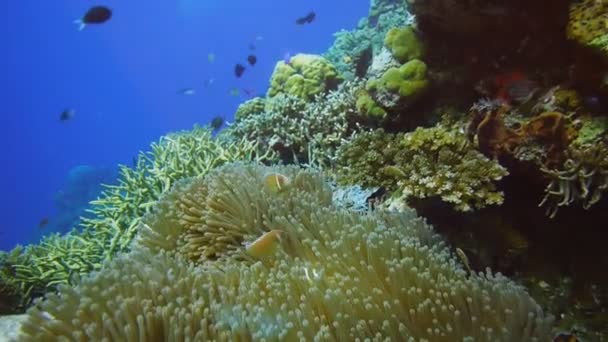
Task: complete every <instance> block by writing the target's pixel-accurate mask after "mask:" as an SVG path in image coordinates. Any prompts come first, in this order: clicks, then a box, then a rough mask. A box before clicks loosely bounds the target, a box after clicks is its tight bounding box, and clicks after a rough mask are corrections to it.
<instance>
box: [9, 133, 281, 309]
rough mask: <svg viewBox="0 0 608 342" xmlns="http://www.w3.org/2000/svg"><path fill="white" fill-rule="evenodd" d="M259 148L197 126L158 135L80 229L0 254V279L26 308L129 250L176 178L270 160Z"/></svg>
mask: <svg viewBox="0 0 608 342" xmlns="http://www.w3.org/2000/svg"><path fill="white" fill-rule="evenodd" d="M258 151H259V150H258V145H257V144H256V143H255V142H250V141H247V140H245V139H240V140H235V141H228V140H221V139H214V138H213V136H212V132H211V130H209V129H207V128H201V127H195V128H194V129H193V130H191V131H183V132H177V133H173V134H169V135H167V136H164V137H162V138H161V139H160V142H158V143H154V144H152V151H151V152H147V153H143V152H142V153H140V155H139V157H138V158H137V161H136V164H135V165H134V168H130V167H128V166H124V165H123V166H121V167H120V177H119V180H118V184H117V185H108V186H105V190H104V191H103V192H102V195H101V196H100V197H99V198H98V199H96V200H94V201H92V202H91V208H90V209H89V212H91V213H92V214H93V215H92V217H89V218H82V221H81V227H80V229H73V230H72V231H71V232H69V233H68V234H66V235H64V236H60V235H50V236H47V237H45V238H43V239H42V241H41V242H40V243H39V244H34V245H29V246H28V247H26V248H21V247H18V248H17V249H16V250H14V253H7V254H3V255H0V259H1V260H0V263H1V264H3V265H5V267H3V271H0V278H1V279H2V282H4V283H6V284H7V285H8V286H10V287H11V288H13V289H14V290H16V291H18V293H19V294H20V296H21V298H22V299H21V301H22V305H23V306H27V305H28V304H29V303H30V301H31V300H32V298H33V297H37V296H40V295H42V294H44V293H45V292H47V291H52V290H53V289H54V288H55V287H56V285H58V284H61V283H68V282H70V281H71V280H72V278H73V277H74V276H81V275H85V274H88V273H89V272H91V271H94V270H97V269H99V267H100V266H101V263H102V261H103V260H106V259H111V258H112V257H113V256H114V255H115V254H116V253H118V252H121V251H125V250H127V249H128V248H129V245H130V243H131V240H132V239H133V237H134V235H135V232H136V229H137V226H138V224H139V222H140V219H141V217H142V216H143V215H144V214H145V213H147V212H148V211H150V208H151V207H152V206H153V205H154V203H155V202H156V200H158V198H159V197H160V195H161V194H163V193H164V192H166V191H167V190H169V189H170V188H171V186H172V185H173V184H174V183H175V182H176V181H178V180H180V179H183V178H187V177H191V176H194V175H201V174H206V173H207V172H209V171H210V170H211V169H213V168H214V167H217V166H219V165H222V164H224V163H226V162H232V161H236V160H251V159H256V160H262V159H266V158H272V154H271V153H268V154H261V153H260V154H258Z"/></svg>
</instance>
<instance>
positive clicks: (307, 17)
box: [296, 11, 317, 25]
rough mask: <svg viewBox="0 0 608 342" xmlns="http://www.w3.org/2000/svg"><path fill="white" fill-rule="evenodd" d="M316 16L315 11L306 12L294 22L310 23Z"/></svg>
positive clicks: (299, 23) (300, 23)
mask: <svg viewBox="0 0 608 342" xmlns="http://www.w3.org/2000/svg"><path fill="white" fill-rule="evenodd" d="M316 16H317V14H316V13H315V12H312V11H311V12H308V14H306V15H305V16H303V17H300V18H298V19H296V24H298V25H304V24H310V23H312V22H313V20H315V17H316Z"/></svg>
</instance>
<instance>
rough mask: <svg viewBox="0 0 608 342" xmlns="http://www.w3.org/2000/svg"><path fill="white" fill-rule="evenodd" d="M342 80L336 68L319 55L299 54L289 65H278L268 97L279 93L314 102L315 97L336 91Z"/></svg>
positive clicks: (279, 63)
mask: <svg viewBox="0 0 608 342" xmlns="http://www.w3.org/2000/svg"><path fill="white" fill-rule="evenodd" d="M341 80H342V78H341V77H340V75H338V71H337V70H336V68H335V67H334V66H333V65H332V64H331V63H329V62H328V61H327V60H326V59H325V58H323V57H321V56H318V55H307V54H297V55H295V56H293V57H292V58H291V60H290V62H289V64H287V63H285V62H284V61H280V62H278V63H277V64H276V66H275V68H274V71H273V73H272V77H271V79H270V88H269V89H268V97H273V96H276V95H278V94H279V93H284V94H289V95H295V96H298V97H299V98H302V99H305V100H312V99H313V98H314V96H315V95H317V94H320V93H323V92H325V91H328V90H332V89H335V88H336V87H337V85H338V84H339V83H340V81H341Z"/></svg>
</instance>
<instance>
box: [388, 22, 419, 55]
mask: <svg viewBox="0 0 608 342" xmlns="http://www.w3.org/2000/svg"><path fill="white" fill-rule="evenodd" d="M384 45H385V46H386V47H387V48H388V49H389V51H391V53H392V54H393V57H395V59H397V60H398V61H399V62H400V63H406V62H408V61H411V60H412V59H421V58H422V56H423V54H424V46H423V44H422V42H421V41H420V39H419V38H418V37H417V36H416V32H415V31H414V28H413V27H411V26H406V27H399V28H397V27H395V28H392V29H391V30H390V31H388V33H387V34H386V38H384Z"/></svg>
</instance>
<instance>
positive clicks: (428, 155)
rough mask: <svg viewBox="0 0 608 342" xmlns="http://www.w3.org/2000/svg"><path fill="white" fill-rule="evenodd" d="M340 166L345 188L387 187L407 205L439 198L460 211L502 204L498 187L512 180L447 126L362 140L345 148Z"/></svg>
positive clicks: (370, 135) (364, 136) (365, 135)
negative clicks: (415, 200)
mask: <svg viewBox="0 0 608 342" xmlns="http://www.w3.org/2000/svg"><path fill="white" fill-rule="evenodd" d="M338 165H339V167H338V169H337V172H338V180H340V181H341V182H342V183H351V184H352V183H359V184H361V185H364V186H384V187H386V188H387V189H389V190H393V191H396V192H397V193H398V194H399V195H400V196H402V199H404V200H407V199H408V198H426V197H431V196H439V197H441V199H442V200H443V201H446V202H449V203H452V204H454V207H455V209H456V210H460V211H469V210H472V209H480V208H483V207H485V206H487V205H492V204H501V203H502V201H503V194H502V192H500V191H497V189H496V186H495V184H494V182H495V181H498V180H500V179H501V178H502V177H504V176H506V175H507V174H508V173H507V171H506V169H505V168H503V167H502V166H500V164H498V163H497V162H496V161H495V160H491V159H488V158H486V157H485V156H483V155H482V154H481V153H479V151H477V150H476V149H475V148H473V147H472V145H471V144H469V143H468V141H467V139H466V137H465V135H464V134H462V133H459V132H457V131H456V130H451V129H447V128H444V127H441V126H436V127H432V128H418V129H416V130H415V131H414V132H410V133H407V134H387V133H384V132H382V131H375V132H373V133H361V134H358V135H357V136H355V138H354V139H353V140H351V141H350V142H349V143H347V144H344V145H343V146H342V147H341V148H340V150H339V153H338Z"/></svg>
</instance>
